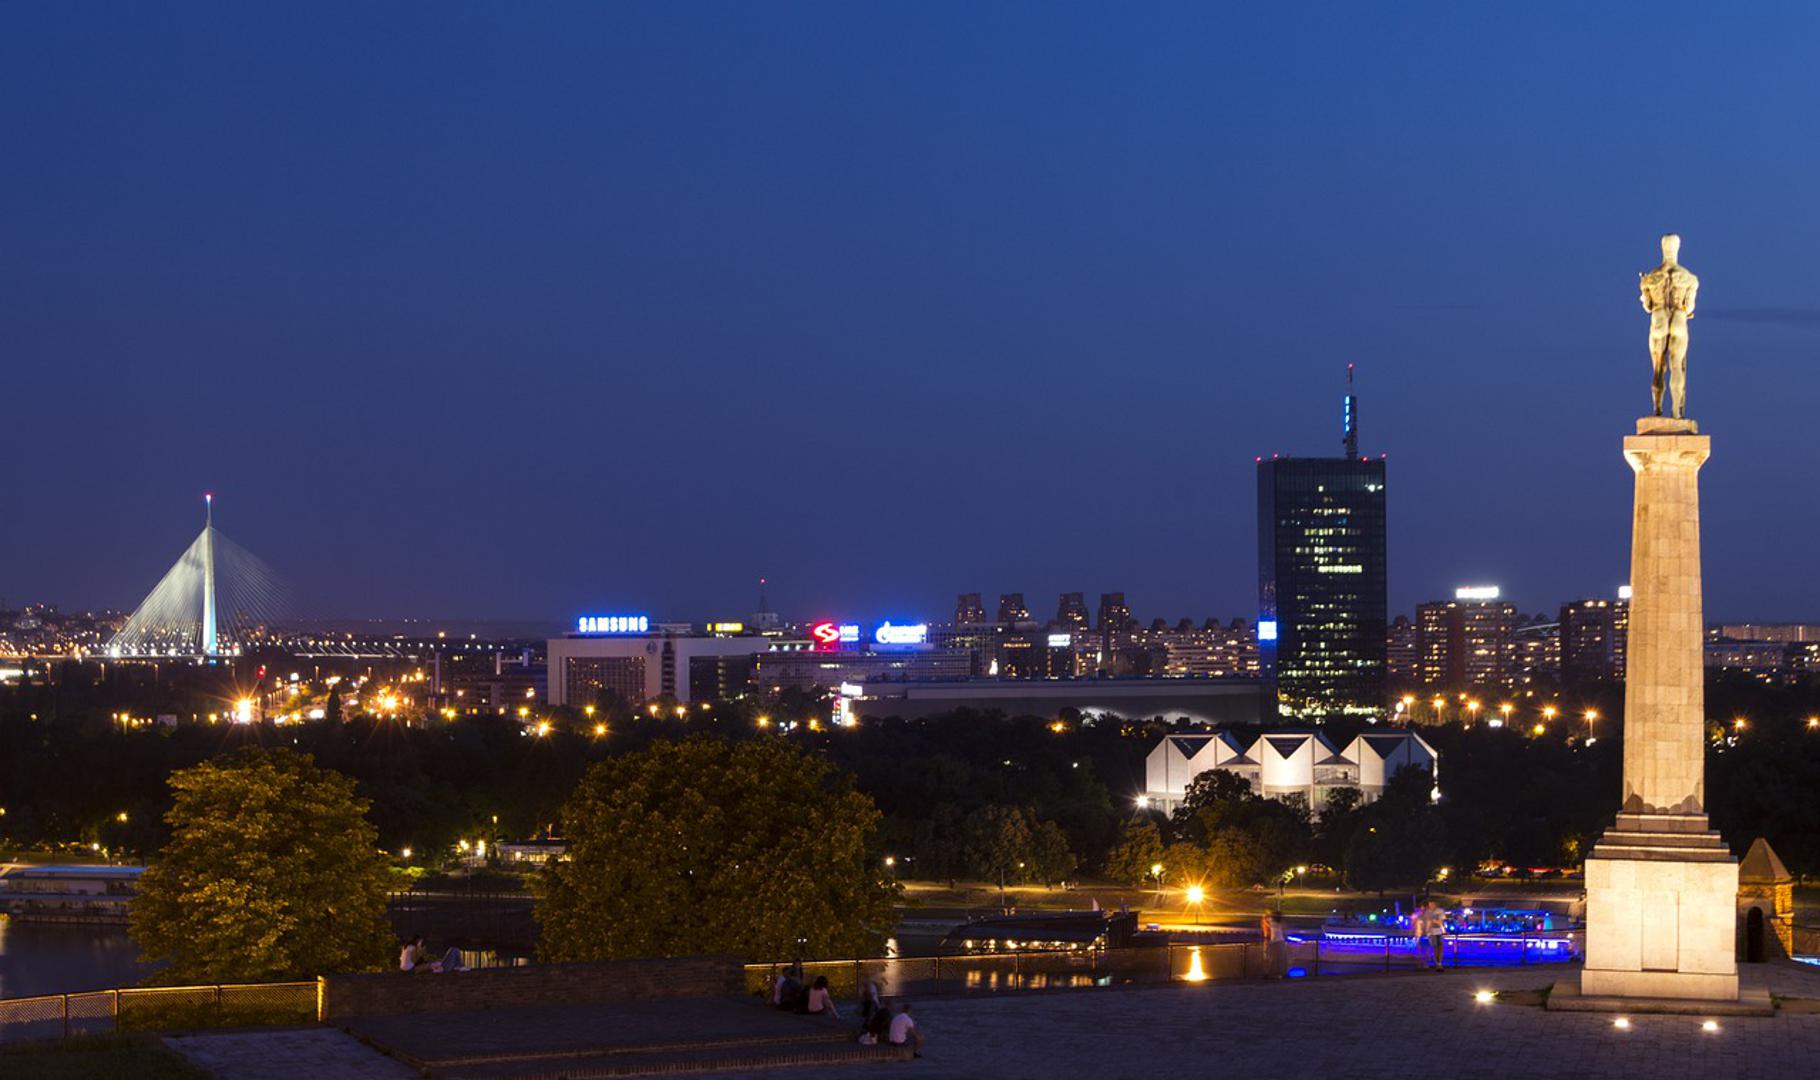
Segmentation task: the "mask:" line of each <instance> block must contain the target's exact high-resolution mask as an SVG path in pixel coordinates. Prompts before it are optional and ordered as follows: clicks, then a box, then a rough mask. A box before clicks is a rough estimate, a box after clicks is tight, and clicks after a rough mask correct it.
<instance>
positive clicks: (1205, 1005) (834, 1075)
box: [719, 963, 1820, 1080]
mask: <svg viewBox="0 0 1820 1080" xmlns="http://www.w3.org/2000/svg"><path fill="white" fill-rule="evenodd" d="M1767 968H1768V980H1767V981H1768V982H1769V985H1770V989H1771V991H1772V992H1773V993H1775V994H1778V995H1783V996H1804V997H1808V998H1814V999H1820V969H1814V968H1807V967H1804V966H1802V965H1798V964H1793V963H1783V964H1778V965H1767ZM1554 977H1555V975H1554V973H1552V972H1549V971H1545V970H1537V969H1534V968H1531V969H1522V968H1467V969H1461V970H1458V971H1450V972H1448V973H1447V974H1445V975H1434V974H1410V975H1358V976H1337V977H1330V978H1323V979H1319V980H1313V979H1296V980H1291V981H1288V982H1280V983H1256V982H1246V983H1231V982H1229V983H1208V984H1203V985H1200V986H1182V985H1177V986H1170V987H1157V988H1154V989H1144V988H1131V989H1124V990H1111V991H1072V992H1065V993H1051V994H999V995H994V996H985V995H979V996H973V997H948V998H931V999H929V1000H927V1001H922V1002H918V1003H916V1007H915V1015H916V1016H917V1018H918V1020H917V1022H918V1024H919V1025H920V1026H921V1027H922V1028H923V1029H924V1031H925V1032H926V1033H927V1035H928V1038H929V1044H928V1046H927V1047H926V1049H925V1051H924V1056H923V1058H922V1059H921V1060H919V1061H914V1062H909V1063H905V1064H892V1065H883V1066H871V1067H864V1068H842V1067H836V1068H827V1069H817V1070H815V1071H814V1072H813V1073H800V1072H799V1073H795V1074H794V1075H799V1076H806V1077H812V1078H813V1080H887V1078H892V1080H894V1078H897V1077H902V1078H904V1080H911V1078H918V1077H920V1078H931V1080H932V1078H935V1077H943V1078H948V1077H954V1078H975V1080H988V1078H989V1080H1025V1078H1029V1080H1036V1078H1045V1080H1059V1078H1069V1077H1080V1078H1083V1080H1087V1078H1091V1080H1123V1078H1126V1077H1130V1078H1134V1080H1155V1078H1158V1077H1169V1078H1176V1077H1199V1076H1242V1077H1248V1078H1251V1077H1264V1078H1273V1077H1282V1078H1295V1080H1308V1078H1309V1077H1321V1076H1330V1077H1410V1076H1433V1077H1449V1078H1458V1080H1468V1078H1477V1077H1484V1078H1492V1077H1497V1078H1507V1077H1513V1076H1521V1077H1524V1078H1526V1080H1529V1078H1539V1080H1552V1078H1560V1080H1582V1078H1585V1080H1601V1078H1606V1077H1611V1078H1619V1077H1623V1078H1634V1077H1648V1078H1649V1080H1677V1078H1683V1077H1685V1078H1697V1080H1731V1078H1748V1080H1756V1078H1762V1080H1787V1078H1789V1077H1794V1076H1810V1075H1815V1074H1816V1073H1820V1014H1802V1013H1790V1012H1784V1013H1783V1014H1781V1015H1778V1016H1775V1017H1764V1018H1736V1019H1721V1020H1720V1021H1719V1024H1720V1028H1719V1030H1718V1031H1717V1032H1713V1033H1708V1032H1704V1031H1702V1030H1701V1027H1700V1023H1701V1018H1700V1017H1687V1016H1643V1015H1639V1016H1633V1017H1630V1021H1631V1027H1630V1029H1629V1030H1628V1031H1619V1030H1617V1029H1615V1028H1614V1027H1613V1026H1612V1017H1611V1016H1609V1015H1600V1014H1595V1013H1551V1012H1545V1011H1543V1010H1542V1009H1541V1008H1538V1007H1534V1006H1518V1005H1505V1004H1492V1005H1480V1004H1477V1003H1476V1002H1475V1001H1474V1000H1473V992H1474V991H1475V990H1478V989H1480V988H1490V989H1498V990H1533V989H1539V988H1541V987H1544V986H1547V985H1549V984H1550V983H1551V982H1552V981H1553V979H1554ZM719 1075H721V1076H723V1077H741V1078H745V1080H761V1078H762V1080H779V1078H781V1077H783V1076H786V1075H792V1074H790V1073H787V1072H785V1071H782V1070H771V1071H767V1072H755V1073H723V1074H719Z"/></svg>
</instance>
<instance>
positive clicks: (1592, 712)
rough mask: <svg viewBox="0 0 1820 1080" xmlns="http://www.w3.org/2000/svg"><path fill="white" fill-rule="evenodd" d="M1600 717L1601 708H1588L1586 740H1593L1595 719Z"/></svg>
mask: <svg viewBox="0 0 1820 1080" xmlns="http://www.w3.org/2000/svg"><path fill="white" fill-rule="evenodd" d="M1598 718H1599V710H1597V709H1588V710H1586V741H1587V742H1592V741H1593V733H1592V732H1593V728H1592V726H1593V721H1594V720H1597V719H1598Z"/></svg>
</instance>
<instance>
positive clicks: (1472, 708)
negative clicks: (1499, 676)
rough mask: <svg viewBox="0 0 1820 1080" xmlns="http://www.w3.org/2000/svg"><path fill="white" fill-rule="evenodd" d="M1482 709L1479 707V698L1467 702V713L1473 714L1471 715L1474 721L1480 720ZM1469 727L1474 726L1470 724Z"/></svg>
mask: <svg viewBox="0 0 1820 1080" xmlns="http://www.w3.org/2000/svg"><path fill="white" fill-rule="evenodd" d="M1480 707H1481V706H1480V705H1479V699H1478V698H1473V699H1472V700H1471V701H1468V702H1467V703H1466V711H1467V712H1469V713H1471V714H1472V718H1473V719H1474V720H1477V719H1478V718H1479V709H1480ZM1467 726H1468V727H1471V726H1472V725H1471V724H1470V723H1469V724H1468V725H1467Z"/></svg>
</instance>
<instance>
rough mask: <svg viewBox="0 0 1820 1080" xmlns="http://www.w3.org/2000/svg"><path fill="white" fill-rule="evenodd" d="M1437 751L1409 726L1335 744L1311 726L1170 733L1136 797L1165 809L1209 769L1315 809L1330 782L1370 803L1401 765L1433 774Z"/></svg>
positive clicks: (1149, 760) (1156, 751) (1152, 757)
mask: <svg viewBox="0 0 1820 1080" xmlns="http://www.w3.org/2000/svg"><path fill="white" fill-rule="evenodd" d="M1439 764H1440V756H1439V755H1438V754H1436V753H1435V749H1434V747H1432V746H1430V745H1429V744H1428V741H1427V740H1426V739H1423V738H1422V736H1421V735H1419V734H1417V733H1416V732H1415V731H1412V730H1408V729H1402V728H1387V729H1384V730H1382V731H1371V732H1367V733H1365V734H1363V735H1360V736H1358V737H1356V738H1354V739H1353V740H1352V742H1350V743H1348V744H1347V746H1346V748H1345V749H1344V750H1336V749H1335V748H1334V746H1333V744H1332V743H1331V742H1329V741H1328V739H1327V736H1326V734H1324V733H1323V732H1321V731H1318V730H1315V729H1312V728H1271V729H1267V730H1265V731H1263V732H1261V733H1257V734H1246V733H1242V732H1238V731H1234V730H1231V729H1224V728H1216V729H1214V730H1212V731H1207V732H1196V733H1193V734H1181V735H1168V736H1165V737H1164V738H1163V741H1162V742H1160V743H1158V744H1157V745H1156V747H1155V748H1154V749H1152V750H1151V751H1150V755H1149V757H1147V758H1146V759H1145V761H1144V792H1143V794H1142V795H1140V796H1139V797H1138V798H1139V802H1140V803H1142V804H1144V805H1146V806H1152V807H1155V808H1157V809H1159V810H1162V811H1164V812H1165V813H1168V812H1170V811H1173V810H1174V809H1175V808H1176V807H1177V806H1179V805H1180V804H1181V801H1182V796H1183V795H1184V794H1186V793H1187V791H1188V785H1189V784H1191V783H1193V782H1194V778H1195V777H1197V776H1199V775H1200V774H1202V773H1204V772H1207V771H1208V770H1210V769H1225V770H1227V771H1229V772H1232V773H1235V774H1236V775H1238V776H1239V777H1241V778H1242V779H1244V780H1245V781H1246V782H1247V783H1249V784H1250V785H1251V790H1253V791H1255V792H1257V793H1258V794H1260V795H1263V796H1265V797H1267V798H1272V799H1281V798H1283V797H1285V796H1289V795H1300V796H1302V797H1303V798H1304V799H1306V800H1307V801H1308V806H1309V809H1311V810H1314V811H1316V812H1319V811H1320V809H1321V807H1322V806H1324V805H1325V804H1326V802H1327V795H1328V793H1329V792H1331V791H1333V790H1334V789H1335V788H1354V789H1356V790H1357V791H1358V792H1359V795H1360V798H1361V801H1363V802H1371V801H1372V800H1374V799H1376V798H1377V797H1378V796H1380V795H1382V794H1384V787H1385V785H1386V784H1388V783H1389V782H1390V780H1391V778H1392V777H1394V776H1395V775H1396V774H1397V773H1398V772H1399V771H1401V770H1402V769H1404V768H1417V769H1423V770H1426V771H1428V772H1430V773H1435V772H1437V771H1438V769H1439Z"/></svg>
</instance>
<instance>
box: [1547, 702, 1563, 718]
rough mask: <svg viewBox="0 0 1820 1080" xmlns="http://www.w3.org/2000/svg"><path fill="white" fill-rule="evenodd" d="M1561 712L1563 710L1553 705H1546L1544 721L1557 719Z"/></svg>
mask: <svg viewBox="0 0 1820 1080" xmlns="http://www.w3.org/2000/svg"><path fill="white" fill-rule="evenodd" d="M1560 711H1561V710H1559V709H1557V708H1555V707H1554V706H1553V705H1544V706H1542V719H1544V720H1553V719H1554V718H1555V714H1556V713H1558V712H1560Z"/></svg>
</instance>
